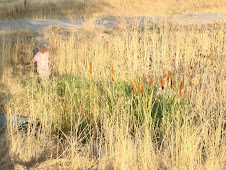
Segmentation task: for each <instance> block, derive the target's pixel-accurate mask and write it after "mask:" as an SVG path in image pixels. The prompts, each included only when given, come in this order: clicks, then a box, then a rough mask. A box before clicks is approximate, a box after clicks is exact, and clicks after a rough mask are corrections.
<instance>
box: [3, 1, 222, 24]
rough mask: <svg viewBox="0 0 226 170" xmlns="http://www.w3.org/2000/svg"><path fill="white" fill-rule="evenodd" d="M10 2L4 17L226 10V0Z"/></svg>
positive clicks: (137, 14)
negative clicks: (25, 4)
mask: <svg viewBox="0 0 226 170" xmlns="http://www.w3.org/2000/svg"><path fill="white" fill-rule="evenodd" d="M9 2H10V1H9ZM9 4H10V5H9ZM9 4H8V6H7V4H5V5H2V7H0V8H1V10H0V19H1V20H14V19H53V18H54V19H58V18H78V17H106V16H107V17H109V16H150V15H151V16H153V15H171V14H187V13H224V12H226V6H225V3H224V0H214V1H212V0H180V1H178V0H168V1H165V0H158V1H156V0H125V1H121V0H88V1H85V0H77V1H70V0H66V1H63V0H60V1H55V0H52V1H38V2H37V1H35V0H32V1H28V5H27V7H26V8H24V6H23V1H20V3H18V2H16V3H15V1H13V2H12V3H9Z"/></svg>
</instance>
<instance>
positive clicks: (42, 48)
mask: <svg viewBox="0 0 226 170" xmlns="http://www.w3.org/2000/svg"><path fill="white" fill-rule="evenodd" d="M48 46H49V44H48V43H47V42H42V43H41V44H40V46H39V47H40V51H41V52H42V53H45V52H47V51H48Z"/></svg>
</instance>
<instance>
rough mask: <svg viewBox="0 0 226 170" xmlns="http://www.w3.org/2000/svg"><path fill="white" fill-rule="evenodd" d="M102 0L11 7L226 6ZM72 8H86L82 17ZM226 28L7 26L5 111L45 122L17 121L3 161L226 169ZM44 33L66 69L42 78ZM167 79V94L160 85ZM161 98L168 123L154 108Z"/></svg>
mask: <svg viewBox="0 0 226 170" xmlns="http://www.w3.org/2000/svg"><path fill="white" fill-rule="evenodd" d="M96 2H97V1H94V2H93V3H94V5H93V4H92V3H91V4H85V3H84V2H83V1H80V4H81V5H82V6H83V7H84V9H83V7H79V6H78V4H74V6H72V5H71V4H69V5H65V6H63V7H62V6H59V7H58V8H56V6H55V7H53V9H54V8H56V9H57V10H56V12H53V11H46V10H45V7H44V6H43V7H41V9H40V13H37V14H31V13H30V12H25V13H21V11H22V7H20V8H18V10H16V8H15V7H9V8H8V7H7V8H4V10H6V11H4V14H7V10H8V14H9V10H11V12H12V13H10V14H12V15H9V16H8V18H7V17H6V15H5V19H19V18H20V19H21V18H23V19H28V18H30V19H32V18H58V17H60V18H61V17H79V16H95V17H96V16H98V17H99V16H107V15H111V16H126V15H158V14H163V15H165V14H172V13H192V12H219V11H220V12H224V10H225V6H224V5H222V4H223V3H222V1H220V0H219V1H214V3H213V1H204V0H198V1H191V0H190V1H180V3H179V2H177V1H176V0H169V1H167V2H166V1H156V2H155V1H142V4H141V1H139V0H130V1H129V0H127V1H111V0H108V1H104V3H103V2H101V3H99V5H97V3H96ZM221 3H222V4H221ZM150 6H154V7H155V8H151V7H150ZM47 7H50V6H48V5H47ZM87 7H89V8H87ZM29 8H30V9H34V8H36V7H34V6H30V7H28V9H29ZM64 8H65V9H67V8H69V9H70V10H72V11H73V10H74V9H76V8H79V9H80V10H81V11H80V10H79V11H77V13H76V12H75V13H74V14H73V15H72V14H71V12H69V13H67V10H65V9H64ZM116 9H117V10H116ZM20 10H21V11H20ZM64 10H65V12H64V13H63V14H62V13H58V14H57V12H59V11H64ZM70 10H69V11H70ZM44 11H46V12H44ZM106 11H108V13H107V12H106ZM20 14H22V15H20ZM56 14H57V15H56ZM16 15H18V16H16ZM0 16H2V15H0ZM3 18H4V17H3ZM225 35H226V34H225V24H224V23H218V24H212V25H205V26H203V25H199V26H178V25H174V24H166V23H165V24H160V25H158V26H154V27H145V28H139V27H136V26H134V27H130V28H124V29H119V30H93V31H80V32H73V31H70V30H49V31H46V32H41V31H40V32H29V33H28V32H26V31H25V32H23V31H21V32H17V33H8V32H7V31H4V32H1V34H0V44H1V46H0V78H1V84H0V87H1V88H0V90H1V91H0V104H3V106H1V109H2V110H4V111H5V112H7V116H8V117H12V115H14V114H19V115H26V116H29V117H30V118H31V119H35V120H36V119H38V120H39V121H40V122H41V123H42V129H41V133H40V134H39V133H38V134H36V135H34V133H35V129H34V128H31V130H28V131H27V133H24V132H18V130H17V129H16V128H13V127H12V126H11V127H10V128H9V129H8V130H7V131H6V133H4V134H1V137H0V146H1V149H0V169H12V168H14V169H210V170H212V169H222V170H223V169H225V168H226V164H225V162H226V159H225V155H226V147H225V141H226V140H225V97H226V96H225V94H226V93H225ZM40 40H45V41H48V42H49V44H50V50H49V51H50V57H51V60H52V61H53V62H54V64H55V65H56V67H57V71H56V72H57V76H54V77H53V80H52V81H50V82H45V83H43V84H41V85H40V84H39V85H38V84H37V81H36V76H35V75H34V74H33V71H32V66H28V65H26V62H27V61H29V60H30V59H31V58H33V56H34V54H33V50H34V49H35V48H36V47H37V46H38V43H39V41H40ZM91 70H92V72H91ZM167 73H168V77H169V80H173V82H172V83H173V88H172V89H171V88H170V89H168V86H170V85H171V83H170V82H169V84H167V81H166V80H167ZM66 74H67V75H66ZM68 75H70V76H68ZM162 79H164V83H163V85H164V88H165V92H162V91H161V90H160V92H158V88H159V87H160V89H161V85H162V84H161V80H162ZM112 80H114V81H112ZM138 82H139V83H138ZM181 82H183V87H181V88H180V84H181ZM138 84H139V87H140V92H139V89H138ZM57 90H59V91H57ZM141 91H142V92H141ZM180 91H181V97H179V93H180ZM156 103H157V104H159V106H160V107H161V108H160V111H161V112H160V113H158V114H160V115H161V116H162V117H159V119H158V120H159V121H160V125H158V124H157V123H156V119H155V116H153V115H152V114H153V111H154V110H158V109H156ZM156 113H157V112H156ZM157 116H159V115H157ZM36 132H37V131H36Z"/></svg>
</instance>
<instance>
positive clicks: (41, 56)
mask: <svg viewBox="0 0 226 170" xmlns="http://www.w3.org/2000/svg"><path fill="white" fill-rule="evenodd" d="M34 62H37V73H38V74H39V76H40V78H42V79H47V78H48V77H49V75H50V69H49V64H50V65H51V66H52V67H53V68H54V69H55V66H54V65H53V64H52V63H51V62H50V61H49V52H48V43H47V42H42V43H41V44H40V51H39V52H38V53H37V54H36V55H35V57H34V58H33V59H32V63H34Z"/></svg>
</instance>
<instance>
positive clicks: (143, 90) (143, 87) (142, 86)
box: [142, 86, 144, 94]
mask: <svg viewBox="0 0 226 170" xmlns="http://www.w3.org/2000/svg"><path fill="white" fill-rule="evenodd" d="M142 94H144V86H142Z"/></svg>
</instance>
